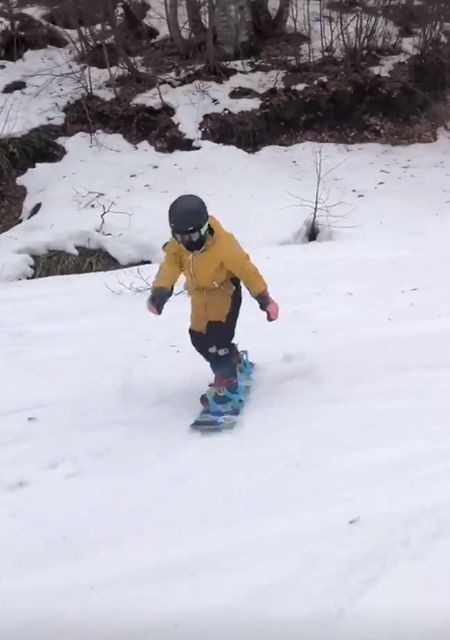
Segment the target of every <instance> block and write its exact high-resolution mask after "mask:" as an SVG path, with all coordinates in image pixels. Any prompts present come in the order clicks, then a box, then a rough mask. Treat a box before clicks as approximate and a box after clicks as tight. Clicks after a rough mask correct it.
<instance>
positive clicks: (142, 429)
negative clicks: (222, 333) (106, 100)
mask: <svg viewBox="0 0 450 640" xmlns="http://www.w3.org/2000/svg"><path fill="white" fill-rule="evenodd" d="M29 55H31V54H29ZM33 55H35V56H36V55H37V54H33ZM40 55H47V54H43V53H42V52H40ZM30 59H31V58H28V60H30ZM36 59H37V58H36ZM25 63H27V58H26V60H25ZM42 63H43V64H44V60H43V58H42ZM14 68H15V69H16V71H17V73H19V72H20V69H19V67H14ZM8 69H9V71H8V73H9V72H10V71H11V69H10V68H9V67H8ZM30 69H31V70H32V66H30V67H28V73H31V71H30ZM20 73H21V72H20ZM20 73H19V76H20ZM5 78H6V74H5ZM8 78H9V79H8V81H11V80H13V79H19V77H10V76H8ZM100 80H101V79H99V82H100ZM2 81H3V80H2ZM247 81H248V82H251V81H250V80H248V79H247ZM36 82H38V80H36ZM258 82H260V83H261V82H262V79H261V78H260V77H259V80H258ZM5 83H6V80H5ZM52 86H53V87H54V88H55V87H57V85H56V84H55V85H52ZM100 86H101V83H100V84H99V87H100ZM261 86H262V85H261ZM66 89H67V92H68V91H69V88H68V87H66V88H65V89H64V90H63V91H62V93H63V94H64V96H63V97H62V98H61V103H58V102H57V101H56V102H55V101H54V100H53V98H54V95H55V94H52V95H53V98H52V96H49V95H48V94H46V93H45V91H44V88H42V91H40V92H39V96H41V97H40V98H39V100H37V101H35V102H30V101H28V103H29V104H32V105H33V112H31V107H29V116H30V121H29V122H30V123H31V124H29V122H28V121H27V120H26V118H25V117H24V118H23V119H22V120H21V123H19V124H18V125H17V129H16V130H15V131H16V132H17V133H18V132H22V131H23V130H24V128H25V129H26V128H27V127H29V128H31V126H36V124H39V123H42V121H43V119H44V118H45V117H46V116H45V110H46V109H48V110H49V111H48V114H50V117H49V118H48V120H52V119H53V118H57V117H58V108H60V107H61V105H62V104H63V101H64V100H67V99H68V98H67V95H66V93H65V91H66ZM229 89H230V85H227V84H226V85H225V87H224V89H223V92H222V94H221V95H219V94H215V97H216V98H217V96H218V99H219V100H223V104H224V105H225V104H227V102H226V100H227V99H228V93H227V91H228V90H229ZM46 90H47V88H46ZM13 95H15V94H13ZM203 95H204V96H205V95H206V94H203ZM165 98H166V99H168V100H171V99H172V100H173V101H174V103H176V105H175V104H174V106H176V107H177V116H176V117H177V118H178V119H179V122H180V125H181V126H185V127H186V128H187V127H191V132H192V131H193V130H194V129H195V127H198V123H199V122H200V119H201V118H200V117H198V116H199V114H201V113H202V110H203V109H204V103H202V104H199V103H194V104H192V103H191V107H192V108H188V107H187V103H186V102H185V101H183V99H182V96H181V93H180V92H179V91H178V92H177V90H176V89H174V90H173V92H170V91H169V90H168V89H167V91H166V95H165ZM210 98H211V95H210V94H208V96H207V97H204V100H209V99H210ZM15 99H16V100H18V101H20V100H22V102H21V103H20V104H21V105H22V107H23V109H25V105H26V102H25V101H24V100H25V99H24V98H19V97H17V98H15ZM145 99H146V100H150V99H151V96H148V95H147V96H146V97H145ZM18 105H19V102H17V103H16V107H17V106H18ZM55 105H56V107H55ZM58 105H59V106H58ZM53 108H54V111H52V109H53ZM4 113H6V112H4ZM15 113H16V114H20V113H25V111H23V112H21V111H20V109H16V111H15ZM48 114H47V115H48ZM44 121H45V120H44ZM19 125H20V126H19ZM193 132H194V133H195V132H197V133H198V130H195V131H193ZM62 142H64V144H65V146H66V148H67V150H68V153H67V155H66V157H65V158H64V159H63V161H62V162H60V163H57V164H51V165H39V166H37V167H36V168H35V169H33V170H31V171H29V172H27V173H26V174H25V176H23V177H22V178H21V179H20V182H21V183H22V184H24V185H25V186H26V187H27V190H28V196H27V199H26V202H25V206H24V216H23V217H24V222H23V223H22V224H21V225H19V226H18V227H16V228H15V229H13V230H12V231H11V232H9V233H7V234H3V235H1V236H0V280H1V283H0V309H1V314H0V381H1V394H0V638H1V639H2V640H56V639H58V640H59V639H61V638H64V640H80V638H83V639H84V640H91V639H92V640H97V639H99V640H103V639H105V640H106V639H108V640H119V639H120V640H123V639H124V638H130V639H132V640H148V639H149V638H152V639H153V638H157V639H158V640H172V639H175V638H183V639H185V638H198V639H199V640H203V638H211V637H213V638H217V639H218V640H222V638H223V639H225V638H227V639H228V638H230V637H232V638H236V640H240V639H241V638H242V640H248V639H249V638H253V637H255V638H256V637H257V638H259V640H274V639H275V638H283V639H284V640H291V639H292V640H294V639H295V640H298V639H299V638H302V639H303V638H307V639H308V640H328V639H331V638H332V639H333V640H381V639H383V640H385V639H386V638H395V640H404V639H405V640H419V639H420V640H422V639H423V638H433V640H440V639H441V638H446V637H448V627H449V626H450V619H449V618H450V614H449V613H448V596H447V594H448V592H449V589H450V581H449V577H448V576H449V575H450V571H449V569H450V566H449V565H450V433H449V429H448V415H449V413H450V396H449V393H448V380H449V378H450V298H449V296H448V295H447V291H448V273H449V270H450V254H449V251H448V237H449V236H450V218H449V214H448V212H449V203H450V195H449V192H450V186H449V173H450V171H449V168H448V167H449V156H450V141H449V135H448V133H446V132H445V131H442V132H440V137H439V140H438V142H436V143H435V144H431V145H416V146H411V147H396V148H389V147H381V146H379V145H364V146H361V147H351V148H348V149H347V148H345V147H343V146H335V145H325V146H323V147H322V154H323V162H324V172H329V173H328V175H327V176H326V178H325V182H324V189H325V194H328V205H330V206H332V209H331V210H330V213H331V217H330V218H329V219H328V221H326V220H323V222H324V223H325V222H328V223H329V224H330V225H331V227H330V231H331V239H330V240H329V241H327V242H319V243H314V244H309V245H305V244H295V243H292V239H293V238H294V237H295V235H296V234H297V232H298V231H299V229H300V228H301V227H302V224H303V221H304V219H305V217H306V216H307V215H308V212H309V209H308V207H306V208H304V207H302V206H299V205H301V204H305V202H302V198H303V199H305V200H308V199H311V198H313V197H314V191H315V172H314V164H313V161H312V152H313V151H314V149H317V147H315V145H310V144H305V145H297V146H295V147H293V148H290V149H281V148H268V149H265V150H264V151H262V152H261V153H258V154H255V155H247V154H245V153H243V152H240V151H238V150H236V149H232V148H222V147H220V146H217V145H212V144H210V143H200V148H199V149H198V150H197V151H195V152H188V153H176V154H172V155H163V154H157V153H156V152H155V151H154V149H152V148H151V147H149V146H148V145H146V144H142V145H139V146H138V147H137V148H133V147H132V146H130V145H128V144H127V143H126V142H124V140H123V139H122V138H121V137H120V136H105V135H102V134H99V135H98V136H96V137H95V139H94V140H92V141H91V140H90V138H89V137H88V136H85V135H82V134H80V135H78V136H76V137H74V138H71V139H70V140H65V141H62ZM186 191H190V192H197V193H199V194H201V195H203V196H204V197H205V199H206V200H207V202H208V204H209V206H210V208H211V211H212V212H213V213H214V214H215V215H217V216H218V217H219V219H220V220H221V221H222V222H223V223H224V224H225V225H226V226H227V227H228V228H230V229H231V230H232V231H234V232H235V233H236V234H237V236H238V237H239V239H240V240H241V241H242V242H243V244H244V246H245V247H246V248H247V249H249V250H250V251H251V253H252V255H253V257H254V260H255V261H256V263H257V264H258V266H259V267H260V269H261V271H262V272H263V274H264V276H265V277H266V278H267V280H268V282H269V285H270V289H271V292H272V295H273V296H274V297H275V298H276V299H277V301H278V302H279V304H280V308H281V317H280V320H279V321H278V322H277V323H274V324H268V323H267V322H266V321H265V317H264V315H263V314H262V313H261V312H260V311H259V310H258V308H257V305H256V304H255V303H254V302H253V301H252V300H251V299H250V298H249V297H248V296H246V299H245V304H244V308H243V312H242V316H241V320H240V324H239V331H238V339H239V343H240V346H242V347H246V348H248V349H249V350H250V353H251V355H252V357H253V358H254V360H255V361H256V363H257V366H258V369H257V381H256V383H255V387H254V395H253V398H252V401H251V403H250V404H249V405H248V408H247V410H246V413H245V415H244V417H243V419H242V421H241V423H240V426H239V428H238V429H237V430H236V431H234V432H231V433H224V434H221V435H215V436H211V437H206V438H202V437H199V436H198V435H197V434H193V433H190V432H189V429H188V424H189V421H190V420H191V419H192V418H193V417H194V415H195V414H196V412H197V410H198V396H199V394H200V393H201V392H202V391H203V390H204V388H205V387H206V385H207V383H208V382H209V378H210V374H209V371H208V368H207V367H206V365H205V364H204V363H203V362H202V361H201V360H200V359H199V358H198V357H197V356H196V355H195V353H194V352H193V350H192V348H191V346H190V344H189V341H188V335H187V328H188V315H189V308H188V307H189V303H188V300H187V298H186V297H185V296H184V295H179V296H176V297H174V298H173V299H172V300H171V302H170V304H169V305H168V307H167V308H166V310H165V312H164V316H163V317H162V318H154V317H152V316H149V314H148V313H147V312H146V309H145V295H144V294H137V295H136V294H133V293H132V292H130V291H129V290H128V289H127V288H126V287H124V286H123V285H124V284H125V285H126V284H129V285H133V284H134V285H137V286H139V285H140V284H142V282H140V281H139V279H138V278H137V272H136V271H135V270H126V271H125V272H120V273H119V272H117V273H109V274H97V275H90V276H77V277H61V278H51V279H46V280H37V281H23V282H15V281H14V280H15V279H17V278H19V277H26V276H29V275H30V273H31V271H30V264H31V258H30V257H29V256H30V254H33V253H34V252H36V251H41V250H44V249H46V248H58V249H61V248H62V249H68V250H71V249H72V250H73V248H74V246H75V245H76V244H77V243H82V244H85V243H86V242H89V243H90V244H91V246H100V247H104V248H106V249H107V250H108V251H110V252H111V253H112V255H115V256H116V257H118V258H119V259H121V260H123V261H126V260H128V259H130V260H131V259H133V260H137V259H142V258H146V259H149V258H150V259H152V260H158V259H159V258H160V255H161V251H160V248H161V244H162V243H163V242H164V241H165V240H166V239H167V220H166V211H167V206H168V204H169V202H170V201H171V200H172V199H173V198H174V197H175V196H176V195H178V194H179V193H183V192H186ZM37 202H42V207H41V209H40V211H39V213H38V214H37V215H36V216H34V217H32V218H31V219H27V218H28V214H29V212H30V211H31V208H32V207H33V205H35V204H36V203H37ZM112 203H113V204H112ZM110 205H112V206H111V209H112V211H111V214H109V215H108V216H107V218H106V221H105V223H104V225H103V226H101V221H102V220H101V213H102V211H103V210H104V209H103V207H106V208H108V207H109V206H110ZM333 205H337V206H335V207H334V206H333ZM156 268H157V265H152V266H149V267H145V268H144V269H143V270H141V271H142V273H143V275H144V276H145V277H147V278H148V279H151V278H152V277H153V275H154V272H155V270H156Z"/></svg>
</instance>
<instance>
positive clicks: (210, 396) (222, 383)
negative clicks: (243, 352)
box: [200, 350, 245, 415]
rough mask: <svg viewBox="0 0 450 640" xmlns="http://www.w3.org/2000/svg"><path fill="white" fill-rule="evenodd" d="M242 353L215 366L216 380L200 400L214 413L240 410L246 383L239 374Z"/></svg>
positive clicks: (206, 408)
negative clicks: (244, 383)
mask: <svg viewBox="0 0 450 640" xmlns="http://www.w3.org/2000/svg"><path fill="white" fill-rule="evenodd" d="M239 365H240V354H239V352H238V351H237V350H236V354H233V356H232V357H230V358H227V359H226V360H225V361H224V362H221V363H220V364H219V365H218V366H217V367H214V369H215V374H214V382H213V383H212V384H211V385H210V388H209V390H208V391H207V392H206V393H204V394H202V396H201V397H200V402H201V404H202V406H203V408H204V409H205V410H207V411H209V412H210V413H211V414H212V415H223V414H225V413H237V412H239V410H240V408H241V405H242V403H243V398H244V390H245V389H244V385H243V382H242V379H241V376H240V375H239V372H238V368H239Z"/></svg>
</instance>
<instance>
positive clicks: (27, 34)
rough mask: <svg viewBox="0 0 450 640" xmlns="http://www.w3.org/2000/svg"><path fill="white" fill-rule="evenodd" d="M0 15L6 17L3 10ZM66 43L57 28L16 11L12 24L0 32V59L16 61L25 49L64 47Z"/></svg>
mask: <svg viewBox="0 0 450 640" xmlns="http://www.w3.org/2000/svg"><path fill="white" fill-rule="evenodd" d="M0 15H1V16H2V17H7V15H5V13H4V12H1V13H0ZM68 44H69V43H68V41H67V40H66V38H65V37H64V36H63V35H62V34H61V32H60V31H58V29H55V28H54V27H52V26H51V25H47V24H44V23H43V22H41V21H39V20H36V19H35V18H32V17H31V16H29V15H27V14H26V13H17V14H16V15H15V22H14V24H11V25H10V27H9V28H7V29H4V30H3V31H2V32H1V33H0V59H1V60H8V61H9V62H16V61H17V60H20V58H22V56H23V55H24V53H26V52H27V51H31V50H35V49H45V48H46V47H58V48H64V47H66V46H67V45H68Z"/></svg>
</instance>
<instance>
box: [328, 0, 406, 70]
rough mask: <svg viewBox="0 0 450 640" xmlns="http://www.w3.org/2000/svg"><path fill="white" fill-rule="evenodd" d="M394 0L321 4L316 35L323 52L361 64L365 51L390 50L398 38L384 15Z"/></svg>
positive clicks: (346, 61) (390, 22)
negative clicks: (350, 6) (318, 33)
mask: <svg viewBox="0 0 450 640" xmlns="http://www.w3.org/2000/svg"><path fill="white" fill-rule="evenodd" d="M396 1H397V0H359V2H358V6H356V7H353V8H349V4H346V3H345V2H339V3H337V5H336V4H333V5H332V7H336V8H325V6H324V4H323V3H321V5H320V6H321V9H320V37H321V49H322V54H323V55H331V56H335V57H339V58H342V59H343V61H344V63H345V64H348V65H349V64H356V65H358V64H361V63H362V62H363V60H364V58H365V56H366V55H367V54H368V53H372V52H375V51H380V50H381V51H387V50H393V49H395V47H396V46H397V45H398V43H399V37H398V34H397V32H396V29H395V27H394V25H393V23H392V21H391V20H390V19H389V18H388V17H387V16H388V15H389V12H390V8H391V7H392V5H393V4H394V3H395V2H396Z"/></svg>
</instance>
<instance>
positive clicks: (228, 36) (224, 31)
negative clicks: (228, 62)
mask: <svg viewBox="0 0 450 640" xmlns="http://www.w3.org/2000/svg"><path fill="white" fill-rule="evenodd" d="M251 27H252V21H251V17H250V5H249V0H216V8H215V28H216V35H217V45H218V47H219V48H220V49H221V50H222V52H223V53H224V54H225V57H227V58H229V57H234V56H236V55H238V54H239V52H240V51H242V49H245V48H246V47H248V46H249V44H250V40H251V35H252V29H251Z"/></svg>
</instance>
